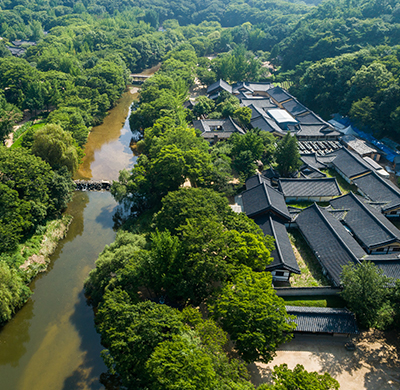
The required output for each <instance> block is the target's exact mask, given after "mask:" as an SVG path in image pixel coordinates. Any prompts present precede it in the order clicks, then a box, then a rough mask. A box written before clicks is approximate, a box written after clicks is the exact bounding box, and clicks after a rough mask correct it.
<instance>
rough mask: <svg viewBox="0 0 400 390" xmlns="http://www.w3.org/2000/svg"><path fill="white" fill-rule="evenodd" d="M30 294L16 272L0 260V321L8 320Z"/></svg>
mask: <svg viewBox="0 0 400 390" xmlns="http://www.w3.org/2000/svg"><path fill="white" fill-rule="evenodd" d="M31 294H32V292H31V290H30V289H29V287H28V286H26V285H25V284H24V283H23V281H22V278H21V276H20V275H19V274H18V272H17V271H16V270H15V269H13V268H10V267H9V266H8V265H7V264H6V263H5V262H4V261H0V323H4V322H6V321H8V320H10V319H11V317H12V315H13V314H14V313H15V312H16V311H17V310H18V309H19V308H20V307H21V306H22V305H23V304H24V303H25V302H26V301H27V300H28V298H29V296H30V295H31Z"/></svg>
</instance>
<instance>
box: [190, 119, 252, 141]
mask: <svg viewBox="0 0 400 390" xmlns="http://www.w3.org/2000/svg"><path fill="white" fill-rule="evenodd" d="M193 126H194V128H195V129H198V130H200V131H201V136H202V137H203V138H206V139H212V138H214V136H215V135H217V136H218V138H219V139H221V138H229V137H230V136H231V135H232V134H233V133H239V134H245V131H244V130H243V129H242V128H241V127H240V126H238V125H237V124H236V123H235V122H234V121H233V119H232V118H231V117H228V118H226V119H200V120H198V121H193Z"/></svg>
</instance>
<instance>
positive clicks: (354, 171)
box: [326, 148, 373, 184]
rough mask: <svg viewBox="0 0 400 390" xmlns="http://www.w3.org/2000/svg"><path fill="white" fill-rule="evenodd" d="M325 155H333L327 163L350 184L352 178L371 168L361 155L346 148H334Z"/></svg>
mask: <svg viewBox="0 0 400 390" xmlns="http://www.w3.org/2000/svg"><path fill="white" fill-rule="evenodd" d="M326 156H332V157H334V158H333V160H332V161H331V162H330V163H329V164H328V165H330V166H332V167H333V168H334V169H335V170H336V172H338V173H339V175H340V176H342V177H343V178H344V179H345V180H346V181H347V182H348V183H350V184H352V183H353V181H354V179H357V178H359V177H361V176H363V175H366V174H367V173H369V172H371V170H373V168H372V167H371V166H370V165H369V164H368V163H367V162H366V161H365V160H364V159H363V158H362V157H360V156H359V155H358V154H357V153H355V152H352V151H350V150H348V149H346V148H341V149H338V150H335V151H334V152H332V153H331V155H326Z"/></svg>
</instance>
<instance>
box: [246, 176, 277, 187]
mask: <svg viewBox="0 0 400 390" xmlns="http://www.w3.org/2000/svg"><path fill="white" fill-rule="evenodd" d="M262 183H266V184H268V185H271V180H270V179H268V178H266V177H264V176H262V175H260V174H259V173H257V174H256V175H254V176H251V177H249V178H248V179H247V180H246V183H245V184H246V190H250V189H251V188H254V187H257V186H258V185H259V184H262Z"/></svg>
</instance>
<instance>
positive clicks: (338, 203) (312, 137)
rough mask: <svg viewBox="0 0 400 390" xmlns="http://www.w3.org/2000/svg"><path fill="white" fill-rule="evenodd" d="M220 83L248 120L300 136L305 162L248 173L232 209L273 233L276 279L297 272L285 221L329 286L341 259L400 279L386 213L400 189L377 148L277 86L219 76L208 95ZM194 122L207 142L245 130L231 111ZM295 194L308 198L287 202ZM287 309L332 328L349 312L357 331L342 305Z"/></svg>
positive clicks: (308, 325) (399, 213)
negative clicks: (344, 185) (283, 171)
mask: <svg viewBox="0 0 400 390" xmlns="http://www.w3.org/2000/svg"><path fill="white" fill-rule="evenodd" d="M222 91H227V92H229V93H231V94H233V95H234V96H236V97H237V98H238V99H239V100H240V103H241V105H242V106H245V107H249V108H250V109H251V110H252V116H251V127H252V128H258V129H260V130H261V131H267V132H269V133H272V134H273V135H275V136H276V137H278V138H281V137H283V136H284V135H285V134H286V133H287V132H289V131H290V133H291V134H294V135H296V138H297V140H298V145H299V151H300V155H301V160H302V162H303V165H302V167H301V168H300V169H299V171H298V172H297V173H296V174H295V175H294V176H293V177H290V178H281V177H279V174H278V173H277V172H275V171H274V170H273V169H271V168H270V169H268V170H266V171H264V172H262V174H257V175H255V176H253V177H250V178H249V179H248V180H247V181H246V190H245V191H244V192H243V193H242V194H241V195H239V196H238V197H236V209H237V210H239V211H242V212H244V213H246V214H247V216H249V217H250V218H252V219H253V220H254V221H255V222H256V223H257V224H258V225H259V226H260V228H261V229H262V230H263V232H264V234H265V235H269V236H272V237H273V238H274V239H275V250H274V251H273V252H272V253H271V257H272V258H273V261H272V263H271V264H269V265H268V267H267V269H266V270H267V271H270V272H271V274H272V276H273V279H274V281H280V282H288V281H289V277H290V275H291V274H293V273H294V274H300V272H301V271H300V268H299V266H298V264H297V260H296V256H295V255H294V252H293V249H292V245H291V243H290V240H289V237H288V233H287V228H289V227H291V228H297V229H299V231H300V232H301V234H302V236H303V237H304V239H305V241H306V242H307V244H308V245H309V247H310V249H311V250H312V252H313V253H314V254H315V257H316V258H317V259H318V262H319V263H320V265H321V267H322V270H323V272H324V274H325V275H326V276H327V277H328V279H330V281H331V283H332V285H333V286H336V287H340V286H341V279H340V276H341V272H342V269H343V266H345V265H348V264H352V265H357V264H361V263H362V262H366V261H368V262H373V263H374V264H375V265H376V266H378V267H379V268H380V269H381V270H382V271H383V273H384V274H385V275H387V276H388V277H391V278H394V279H399V278H400V230H398V229H397V228H396V227H395V226H394V224H393V223H392V222H391V221H390V219H393V218H399V217H400V189H399V188H398V187H397V186H395V185H394V184H393V183H392V182H390V181H389V180H388V177H389V174H388V173H387V171H386V170H385V169H383V168H382V166H381V165H379V164H378V163H377V162H378V161H379V160H380V158H381V156H382V152H380V151H379V150H377V149H376V148H374V147H373V145H370V144H368V143H366V142H365V141H363V140H361V139H358V138H357V137H356V135H355V133H354V132H353V131H352V129H351V128H345V127H344V126H341V125H340V124H339V123H337V122H335V121H334V120H332V121H329V122H326V121H324V120H323V119H322V118H320V117H319V116H318V115H316V114H315V113H314V112H312V111H311V110H309V109H307V108H306V107H305V106H304V105H302V104H301V103H300V102H299V101H297V99H295V98H294V97H293V96H291V95H290V94H289V93H288V92H287V91H285V90H284V89H282V88H280V87H274V86H273V85H271V84H269V83H246V82H241V83H236V84H234V85H232V86H231V85H229V84H227V83H226V82H224V81H223V80H219V81H218V82H217V83H215V84H213V85H211V86H210V87H209V88H208V90H207V92H208V97H209V98H210V99H216V98H217V97H218V96H219V94H220V93H221V92H222ZM194 126H195V127H196V128H198V129H200V130H201V132H202V136H203V137H204V138H206V139H207V140H209V141H210V143H215V142H217V141H219V140H222V139H227V138H229V136H230V135H231V134H232V133H234V132H237V133H243V134H244V130H243V129H242V128H240V126H239V125H238V124H237V123H235V121H234V120H233V119H232V118H226V119H221V120H215V119H213V120H208V119H200V120H198V121H195V122H194ZM328 169H331V170H335V171H336V172H337V173H338V174H339V175H340V176H341V177H342V178H343V179H344V180H346V181H347V182H348V183H349V184H350V185H352V188H353V189H354V191H351V192H349V193H346V194H343V193H342V191H341V189H340V187H339V185H338V183H337V181H336V179H335V178H332V177H328V176H327V174H326V173H325V172H327V170H328ZM299 202H309V204H311V205H310V206H309V207H307V208H304V209H303V208H298V207H292V206H290V204H295V203H299ZM321 203H323V206H322V205H321ZM335 310H336V311H335ZM288 312H290V314H295V315H296V316H297V317H298V318H297V320H296V321H297V322H298V327H299V326H300V328H301V329H303V328H304V329H303V331H306V332H314V331H315V332H325V333H336V332H337V330H338V328H337V326H336V325H337V321H336V325H335V326H336V327H334V329H333V328H332V329H331V330H327V329H328V328H329V327H330V326H331V327H332V321H331V320H330V318H331V317H332V316H333V317H332V318H336V319H338V318H339V317H340V318H342V319H343V321H344V319H345V318H346V321H347V325H346V326H345V328H344V330H343V332H342V333H356V332H357V329H356V325H355V321H354V316H352V314H351V313H350V312H348V311H346V310H343V309H328V308H324V309H322V308H298V307H288ZM339 312H340V313H339ZM316 318H319V319H318V321H322V322H321V323H324V324H325V325H323V326H321V327H320V329H319V330H313V328H312V327H313V326H315V324H316V322H318V321H317V320H316ZM321 318H322V319H321ZM329 324H330V325H329ZM354 327H355V328H354ZM300 328H298V330H301V329H300ZM339 333H340V332H339Z"/></svg>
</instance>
